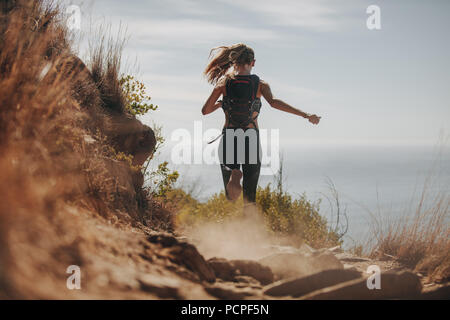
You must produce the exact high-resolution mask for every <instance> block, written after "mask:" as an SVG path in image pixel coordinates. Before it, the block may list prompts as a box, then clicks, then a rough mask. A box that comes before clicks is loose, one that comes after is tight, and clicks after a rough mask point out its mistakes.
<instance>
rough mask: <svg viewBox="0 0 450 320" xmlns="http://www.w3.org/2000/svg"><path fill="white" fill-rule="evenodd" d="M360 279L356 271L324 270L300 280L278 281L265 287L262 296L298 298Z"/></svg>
mask: <svg viewBox="0 0 450 320" xmlns="http://www.w3.org/2000/svg"><path fill="white" fill-rule="evenodd" d="M361 277H362V275H361V273H360V272H358V271H353V270H326V271H322V272H319V273H315V274H312V275H309V276H306V277H302V278H295V279H288V280H282V281H278V282H276V283H274V284H272V285H270V286H269V287H266V289H265V290H264V294H267V295H269V296H273V297H281V296H292V297H300V296H302V295H305V294H307V293H309V292H312V291H315V290H318V289H322V288H326V287H330V286H333V285H336V284H338V283H342V282H346V281H350V280H354V279H358V278H361Z"/></svg>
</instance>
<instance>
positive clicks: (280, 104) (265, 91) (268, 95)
mask: <svg viewBox="0 0 450 320" xmlns="http://www.w3.org/2000/svg"><path fill="white" fill-rule="evenodd" d="M261 94H262V95H263V97H264V98H265V99H266V100H267V102H268V103H269V104H270V106H271V107H272V108H275V109H278V110H281V111H284V112H289V113H292V114H295V115H297V116H301V117H303V118H305V119H308V120H309V122H311V123H313V124H318V123H319V122H320V119H321V117H318V116H316V115H315V114H308V113H306V112H303V111H301V110H299V109H297V108H294V107H293V106H290V105H289V104H287V103H286V102H284V101H283V100H281V99H275V98H274V97H273V94H272V90H271V89H270V86H269V84H268V83H267V82H265V81H261Z"/></svg>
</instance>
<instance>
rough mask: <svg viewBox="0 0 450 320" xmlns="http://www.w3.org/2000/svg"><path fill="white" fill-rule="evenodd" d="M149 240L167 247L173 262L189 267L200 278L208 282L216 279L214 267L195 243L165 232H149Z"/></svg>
mask: <svg viewBox="0 0 450 320" xmlns="http://www.w3.org/2000/svg"><path fill="white" fill-rule="evenodd" d="M147 240H148V241H149V242H152V243H158V244H161V246H163V247H165V248H167V253H166V255H167V256H168V257H169V259H170V260H172V262H174V263H177V264H180V265H184V266H186V267H187V269H189V270H190V271H192V272H194V273H195V274H197V275H198V276H199V278H200V280H205V281H207V282H214V281H215V280H216V277H215V275H214V271H213V269H212V268H211V267H210V266H209V264H208V263H207V262H206V261H205V259H204V258H203V256H202V255H201V254H200V253H199V252H198V250H197V248H196V247H195V246H194V245H192V244H190V243H188V242H184V241H179V240H178V239H177V238H176V237H175V236H172V235H170V234H168V233H164V232H160V233H158V232H153V233H149V236H148V237H147Z"/></svg>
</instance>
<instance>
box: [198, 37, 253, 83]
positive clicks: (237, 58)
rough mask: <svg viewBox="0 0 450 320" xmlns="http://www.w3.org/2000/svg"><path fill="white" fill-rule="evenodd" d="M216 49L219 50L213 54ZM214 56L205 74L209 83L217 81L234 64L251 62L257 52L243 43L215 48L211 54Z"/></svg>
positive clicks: (240, 64)
mask: <svg viewBox="0 0 450 320" xmlns="http://www.w3.org/2000/svg"><path fill="white" fill-rule="evenodd" d="M215 51H218V52H217V53H216V54H214V55H213V53H214V52H215ZM212 55H213V58H212V59H211V61H210V62H209V63H208V65H207V66H206V69H205V71H204V74H205V76H206V79H207V80H208V82H209V83H211V84H215V83H217V82H218V81H219V80H220V79H221V78H222V77H223V76H225V75H226V74H227V72H228V70H229V69H230V68H231V67H232V66H242V65H246V64H250V63H252V62H253V61H254V60H255V52H254V51H253V49H252V48H250V47H248V46H247V45H245V44H243V43H238V44H234V45H232V46H221V47H216V48H213V49H212V50H211V52H210V54H209V56H210V57H211V56H212Z"/></svg>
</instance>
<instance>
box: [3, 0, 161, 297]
mask: <svg viewBox="0 0 450 320" xmlns="http://www.w3.org/2000/svg"><path fill="white" fill-rule="evenodd" d="M48 3H49V2H48V1H43V0H39V1H34V0H33V1H30V0H21V1H17V2H16V5H15V6H14V7H12V10H11V11H10V10H8V12H6V11H2V16H1V20H0V32H1V33H0V152H1V154H2V157H1V159H0V175H1V176H2V179H0V296H2V295H5V294H9V295H11V294H13V293H12V292H13V291H14V290H13V289H11V290H9V289H8V287H14V284H13V283H11V280H10V279H12V278H14V277H13V275H15V274H17V272H16V271H15V263H17V261H19V260H20V259H24V258H25V256H27V253H26V252H25V251H23V252H22V251H21V250H22V249H21V248H22V247H23V248H25V247H30V248H31V249H33V246H35V249H36V250H37V252H45V248H46V247H47V246H51V247H57V246H58V245H62V243H60V242H59V241H60V235H61V232H62V231H61V230H64V229H65V228H70V221H71V219H73V217H70V216H67V221H64V215H61V212H66V211H67V210H65V209H64V208H65V206H71V207H76V208H83V209H84V210H83V212H90V213H92V215H93V216H95V217H96V218H98V219H100V220H99V221H102V219H103V218H106V219H108V220H109V221H110V222H113V223H114V224H123V225H139V222H147V224H148V225H151V224H152V223H155V224H156V223H158V221H159V220H164V219H166V220H167V218H166V217H165V216H164V215H163V214H162V213H161V212H159V211H158V210H159V209H158V208H157V207H156V206H155V205H154V204H153V203H152V201H151V200H149V199H148V198H147V195H146V194H145V193H144V192H143V190H141V185H140V182H139V175H137V174H135V172H134V171H133V169H132V168H131V167H130V166H129V165H128V163H127V162H126V161H122V160H121V159H118V158H117V154H116V153H115V152H114V151H112V150H111V146H112V142H113V141H111V140H112V138H110V137H105V135H106V133H105V132H107V128H108V126H109V121H110V118H111V116H110V113H111V111H117V112H115V114H116V116H120V115H121V113H120V112H123V110H124V105H123V100H122V96H121V93H120V92H119V88H118V81H119V68H120V52H119V51H118V50H119V49H120V48H118V47H115V49H114V48H113V47H111V46H109V45H103V44H100V47H99V48H97V49H96V50H94V52H95V55H94V57H93V59H91V64H90V65H91V67H92V68H93V69H94V70H93V71H94V72H93V73H91V72H90V70H89V69H88V68H87V67H86V65H85V64H84V63H83V62H82V61H81V60H80V59H79V58H77V57H76V56H75V55H74V53H73V50H72V48H71V47H72V45H71V44H72V43H71V41H72V40H71V39H72V38H71V35H70V33H69V32H68V30H67V29H66V25H65V23H64V21H63V20H62V15H61V14H60V12H63V11H61V9H60V8H58V6H56V5H52V4H51V3H50V4H48ZM1 9H2V10H4V9H5V8H3V7H1ZM8 9H10V8H8ZM6 13H7V14H6ZM113 49H114V50H113ZM110 50H112V51H110ZM153 211H154V212H153ZM155 212H156V213H155ZM158 214H161V217H159V216H158ZM100 216H101V217H103V218H101V217H100ZM56 217H58V220H56ZM158 219H159V220H158ZM43 226H45V228H44V227H43ZM19 235H20V237H21V239H23V243H21V244H20V245H16V246H15V247H14V246H13V243H12V242H11V240H10V239H11V238H14V237H17V236H19ZM44 235H45V236H44ZM22 236H23V238H22ZM37 239H40V241H37ZM22 245H23V246H22ZM64 245H65V246H69V247H70V246H72V245H74V246H75V244H72V243H66V244H64ZM12 247H14V248H15V249H14V250H12V249H11V248H12ZM31 249H30V250H31ZM68 250H69V251H70V250H71V249H70V248H69V249H68ZM17 259H19V260H17ZM41 260H42V259H41ZM30 263H32V261H31V262H30ZM48 263H49V264H51V260H49V262H48ZM37 268H38V269H39V268H40V269H42V268H44V269H45V270H44V271H43V272H44V273H45V274H51V272H52V268H53V267H52V266H51V265H45V261H44V260H43V261H41V265H40V266H38V267H37ZM46 268H47V269H46ZM38 269H36V270H33V269H32V267H30V269H29V270H27V271H26V272H27V273H30V272H36V274H39V272H41V271H42V270H41V271H39V270H38ZM6 275H7V276H6ZM36 277H38V276H37V275H36Z"/></svg>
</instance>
